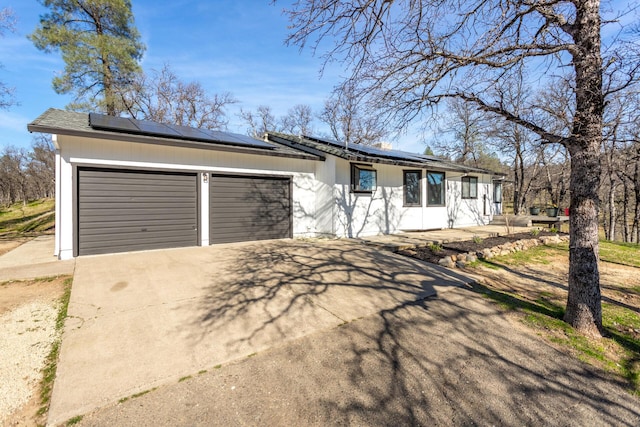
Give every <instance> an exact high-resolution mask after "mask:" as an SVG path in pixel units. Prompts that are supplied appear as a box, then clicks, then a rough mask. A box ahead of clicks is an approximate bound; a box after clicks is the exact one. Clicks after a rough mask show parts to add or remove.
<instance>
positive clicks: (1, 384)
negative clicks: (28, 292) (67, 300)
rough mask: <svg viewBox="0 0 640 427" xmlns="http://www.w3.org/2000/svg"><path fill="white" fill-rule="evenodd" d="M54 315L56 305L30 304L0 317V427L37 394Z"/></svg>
mask: <svg viewBox="0 0 640 427" xmlns="http://www.w3.org/2000/svg"><path fill="white" fill-rule="evenodd" d="M57 315H58V312H57V306H56V304H52V303H50V302H49V303H46V302H42V301H33V302H30V303H27V304H24V305H21V306H20V307H18V308H16V309H14V310H12V311H9V312H8V313H5V314H3V315H2V316H0V326H1V327H0V425H4V423H5V422H6V421H8V417H9V415H10V414H12V413H13V412H14V411H15V410H16V409H18V408H20V407H21V406H22V405H24V404H25V403H27V401H28V400H29V399H30V398H31V396H32V394H33V392H34V390H36V386H37V384H38V383H39V381H40V379H41V378H42V373H41V370H42V368H43V367H44V364H45V359H46V357H47V355H48V354H49V352H50V351H51V345H52V344H53V342H54V340H55V339H56V336H57V333H56V327H55V326H56V317H57Z"/></svg>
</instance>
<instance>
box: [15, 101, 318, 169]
mask: <svg viewBox="0 0 640 427" xmlns="http://www.w3.org/2000/svg"><path fill="white" fill-rule="evenodd" d="M27 129H28V130H29V131H30V132H40V133H50V134H57V135H72V136H83V137H90V138H102V139H111V140H119V141H129V142H137V143H143V144H155V145H170V146H177V147H190V148H199V149H206V150H217V151H231V152H237V153H245V154H257V155H263V156H279V157H291V158H299V159H308V160H324V157H323V156H317V155H314V154H310V153H308V152H305V151H302V150H296V149H295V148H291V147H288V146H286V145H281V144H271V145H273V147H274V148H273V149H261V148H256V147H250V146H237V145H229V144H227V143H223V142H217V141H208V142H206V141H195V140H185V139H178V138H172V137H164V136H154V135H145V134H141V133H139V132H137V133H130V132H126V131H119V132H116V131H112V130H107V129H94V128H93V127H91V126H90V124H89V115H88V114H87V113H77V112H73V111H65V110H59V109H55V108H49V109H48V110H47V111H45V112H44V113H42V114H41V115H40V116H39V117H38V118H36V119H35V120H34V121H33V122H31V123H29V124H28V125H27Z"/></svg>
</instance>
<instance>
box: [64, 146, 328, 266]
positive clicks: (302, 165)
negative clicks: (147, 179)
mask: <svg viewBox="0 0 640 427" xmlns="http://www.w3.org/2000/svg"><path fill="white" fill-rule="evenodd" d="M57 147H59V150H58V152H59V154H57V161H58V162H59V176H58V177H57V178H58V179H57V182H56V197H57V198H58V200H59V204H60V205H59V215H57V217H56V245H55V246H56V255H57V256H58V257H59V258H60V259H68V258H72V257H73V235H74V231H73V227H74V224H73V208H74V206H73V197H74V196H73V191H74V185H73V184H74V183H73V179H74V178H73V168H74V167H75V166H96V167H109V168H133V169H152V170H173V171H185V172H187V171H189V172H202V173H211V172H216V173H230V174H234V173H235V174H250V175H255V176H259V175H271V176H274V175H281V176H288V177H291V178H292V183H293V188H292V199H293V235H294V237H299V236H308V235H315V231H316V220H315V218H316V213H315V211H316V198H315V191H316V180H315V167H316V164H315V163H317V162H316V161H312V160H303V159H293V158H284V157H276V156H258V155H253V154H243V153H232V152H224V151H214V150H200V149H194V148H183V147H171V146H162V145H153V144H140V143H131V142H124V141H112V140H102V139H87V138H81V137H73V136H66V135H58V136H57ZM207 181H208V180H207ZM200 184H201V186H200V187H201V188H200V195H199V196H200V202H201V215H200V218H201V224H200V227H199V229H200V239H201V244H202V245H207V244H208V243H209V242H208V240H209V224H208V218H209V215H208V194H209V188H208V182H205V179H204V177H203V176H202V175H200Z"/></svg>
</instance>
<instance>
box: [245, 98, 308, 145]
mask: <svg viewBox="0 0 640 427" xmlns="http://www.w3.org/2000/svg"><path fill="white" fill-rule="evenodd" d="M240 118H241V119H242V120H243V121H244V122H245V123H246V124H247V126H248V128H247V134H248V135H250V136H253V137H254V138H262V136H263V135H264V134H265V132H286V133H290V134H294V135H310V134H311V133H312V132H313V128H312V125H313V111H312V110H311V107H310V106H308V105H305V104H297V105H294V106H293V107H291V108H290V109H289V110H288V111H287V114H285V115H284V116H281V117H280V118H277V117H276V116H275V115H274V114H273V110H272V109H271V107H269V106H268V105H260V106H259V107H258V108H257V109H256V111H255V112H254V111H251V110H242V109H241V110H240Z"/></svg>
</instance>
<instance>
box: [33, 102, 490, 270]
mask: <svg viewBox="0 0 640 427" xmlns="http://www.w3.org/2000/svg"><path fill="white" fill-rule="evenodd" d="M28 129H29V131H31V132H41V133H48V134H52V138H53V143H54V145H55V149H56V187H55V188H56V220H55V221H56V223H55V255H56V256H58V257H59V258H60V259H68V258H72V257H75V256H78V255H90V254H104V253H112V252H123V251H135V250H146V249H158V248H171V247H181V246H196V245H202V246H205V245H211V244H218V243H228V242H240V241H251V240H260V239H278V238H291V237H303V236H309V237H312V236H331V237H363V236H370V235H377V234H387V233H396V232H399V231H406V230H426V229H439V228H448V227H462V226H470V225H483V224H487V223H488V222H489V221H490V220H491V219H492V216H493V215H494V214H496V213H499V212H500V202H501V195H500V192H501V184H500V178H501V177H499V176H495V175H494V174H492V173H491V172H490V171H486V170H482V169H475V168H470V167H466V166H461V165H458V164H455V163H451V162H447V161H444V160H442V159H439V158H435V157H431V156H425V155H420V154H412V153H406V152H403V151H397V150H385V149H381V148H375V147H368V146H362V145H358V144H349V145H345V144H343V143H340V142H336V141H331V140H328V139H324V138H315V137H310V136H301V137H297V136H291V135H284V134H280V133H268V134H266V135H265V137H264V139H254V138H250V137H248V136H244V135H238V134H233V133H228V132H220V131H211V130H206V129H195V128H189V127H183V126H175V125H165V124H160V123H154V122H149V121H139V120H133V119H129V118H122V117H111V116H105V115H101V114H94V113H91V114H85V113H77V112H70V111H63V110H58V109H49V110H47V111H45V112H44V113H43V114H42V115H41V116H40V117H38V118H37V119H36V120H34V121H33V122H32V123H30V124H29V125H28Z"/></svg>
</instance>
